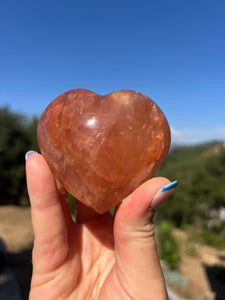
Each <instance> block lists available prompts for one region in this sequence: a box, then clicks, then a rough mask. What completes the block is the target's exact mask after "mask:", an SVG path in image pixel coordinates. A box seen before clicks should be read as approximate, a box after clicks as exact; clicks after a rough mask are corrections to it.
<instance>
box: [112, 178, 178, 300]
mask: <svg viewBox="0 0 225 300" xmlns="http://www.w3.org/2000/svg"><path fill="white" fill-rule="evenodd" d="M176 185H177V181H175V182H173V183H171V182H170V181H169V180H168V179H166V178H162V177H158V178H152V179H150V180H148V181H147V182H145V183H143V184H142V185H141V186H140V187H138V188H137V189H136V190H135V191H134V192H133V193H132V194H130V195H129V196H128V197H127V198H126V199H125V200H124V201H123V202H122V204H121V205H120V206H119V208H118V210H117V212H116V216H115V223H114V239H115V251H116V260H117V266H118V268H119V274H120V276H121V278H122V280H123V284H124V285H126V284H128V285H129V286H132V288H134V289H135V288H136V287H137V291H136V292H135V291H134V294H136V293H137V294H136V295H138V292H139V290H140V284H141V288H142V292H143V288H144V289H146V293H149V292H151V294H152V296H153V295H155V296H157V294H158V293H159V294H160V293H162V292H164V293H166V292H165V284H164V278H163V275H162V271H161V267H160V262H159V258H158V253H157V247H156V241H155V234H154V224H153V215H154V211H155V209H156V208H157V207H158V206H159V205H160V204H161V203H162V202H163V201H164V200H165V199H166V198H167V197H168V196H169V194H170V193H171V192H172V190H173V189H174V188H175V186H176ZM126 279H127V280H126ZM145 280H146V283H144V281H145ZM133 281H134V282H133ZM137 281H140V282H139V283H140V284H138V282H137ZM132 282H133V284H132ZM150 282H151V283H152V284H150ZM131 284H132V285H131ZM151 287H152V290H150V289H151ZM148 295H149V294H148ZM152 299H158V297H156V298H154V297H153V298H152Z"/></svg>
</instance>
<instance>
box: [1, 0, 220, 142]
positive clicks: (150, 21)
mask: <svg viewBox="0 0 225 300" xmlns="http://www.w3.org/2000/svg"><path fill="white" fill-rule="evenodd" d="M0 45H1V47H0V106H3V105H6V104H8V105H9V107H10V109H11V110H13V111H19V112H22V113H25V114H27V115H33V114H36V115H40V114H41V113H42V112H43V111H44V109H45V107H46V106H47V105H48V104H49V103H50V102H51V101H52V100H53V99H55V98H56V97H57V96H58V95H60V94H61V93H63V92H65V91H67V90H70V89H74V88H86V89H89V90H92V91H95V92H97V93H100V94H107V93H110V92H112V91H115V90H120V89H132V90H137V91H139V92H142V93H144V94H146V95H148V96H149V97H150V98H152V99H153V100H154V101H155V102H156V103H157V104H158V105H159V106H160V107H161V109H162V110H163V111H164V113H165V115H166V116H167V119H168V121H169V123H170V126H171V129H172V137H173V142H174V143H180V142H182V143H184V142H185V143H187V144H190V143H196V142H201V141H205V140H210V139H223V140H225V1H224V0H154V1H152V0H145V1H143V0H138V1H132V0H129V1H127V0H124V1H123V0H119V1H118V0H114V1H98V0H95V1H93V0H86V1H85V0H83V1H76V0H73V1H69V0H64V1H58V0H54V1H53V0H38V1H37V0H36V1H34V0H29V1H28V0H21V1H17V0H7V1H1V4H0Z"/></svg>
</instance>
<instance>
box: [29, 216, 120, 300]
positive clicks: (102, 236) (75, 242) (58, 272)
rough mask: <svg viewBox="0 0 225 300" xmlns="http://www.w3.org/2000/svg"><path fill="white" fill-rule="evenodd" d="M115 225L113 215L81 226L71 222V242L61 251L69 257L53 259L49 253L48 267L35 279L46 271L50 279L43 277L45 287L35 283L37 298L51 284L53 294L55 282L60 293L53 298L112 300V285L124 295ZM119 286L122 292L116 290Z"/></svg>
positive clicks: (46, 264) (32, 293)
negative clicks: (116, 270)
mask: <svg viewBox="0 0 225 300" xmlns="http://www.w3.org/2000/svg"><path fill="white" fill-rule="evenodd" d="M112 225H113V217H112V216H111V215H110V214H105V215H103V216H101V217H98V218H96V219H93V220H89V221H88V222H86V223H85V224H81V225H77V224H75V223H71V222H69V224H68V228H67V232H68V233H69V234H70V237H69V239H68V240H69V242H68V243H67V244H65V248H64V249H63V250H61V252H60V253H63V252H64V251H65V253H67V255H66V259H65V256H64V255H58V256H55V257H54V259H52V260H49V256H48V255H47V256H46V258H44V257H42V260H43V259H46V263H44V264H43V265H44V266H45V268H44V269H43V270H40V271H39V273H37V274H36V278H35V277H34V278H33V282H35V281H40V280H41V278H40V277H41V276H42V274H45V275H44V276H45V278H46V280H45V281H44V280H41V281H42V284H41V286H40V285H37V286H36V285H35V283H34V285H33V287H32V290H31V295H32V297H34V299H35V298H36V295H38V296H39V297H40V298H39V299H42V297H41V295H42V294H43V296H44V295H45V294H46V293H47V294H48V290H49V287H50V288H51V294H52V291H53V289H52V285H55V286H57V290H56V293H54V295H53V294H52V297H53V299H60V297H63V296H64V297H66V299H70V298H71V299H101V298H102V299H108V298H110V297H109V296H110V293H111V290H112V288H113V289H114V292H116V294H117V295H119V294H121V297H122V288H121V287H120V285H119V284H118V282H119V281H118V282H116V280H115V279H117V278H116V277H115V276H114V274H113V271H114V268H115V254H114V242H113V228H112ZM50 262H51V263H50ZM38 277H39V278H38ZM51 281H52V282H51ZM116 286H118V288H119V290H118V291H116V290H115V289H116ZM107 295H108V296H107ZM43 298H44V297H43ZM117 299H119V298H118V296H117ZM121 299H124V298H121Z"/></svg>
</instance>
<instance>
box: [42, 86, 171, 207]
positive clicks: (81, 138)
mask: <svg viewBox="0 0 225 300" xmlns="http://www.w3.org/2000/svg"><path fill="white" fill-rule="evenodd" d="M38 142H39V146H40V149H41V152H42V154H43V156H44V158H45V159H46V161H47V163H48V165H49V167H50V169H51V170H52V172H53V174H54V175H55V177H56V179H57V180H58V181H59V182H60V183H61V184H62V185H63V186H64V187H65V189H66V190H67V191H68V192H70V193H71V194H72V195H73V196H74V197H76V198H77V199H78V200H79V201H81V202H82V203H83V204H85V205H86V206H88V207H90V208H92V209H93V210H94V211H96V212H98V213H104V212H106V211H108V210H109V209H111V208H113V207H115V206H117V205H118V204H119V203H120V202H121V201H122V199H124V198H125V197H126V196H128V195H129V193H131V192H132V191H133V190H134V189H135V188H136V187H137V186H139V185H140V184H141V183H142V182H144V181H145V180H147V179H148V178H150V177H152V175H153V174H154V173H155V172H156V171H157V170H158V168H159V167H160V165H161V164H162V162H163V161H164V159H165V157H166V155H167V153H168V150H169V147H170V128H169V125H168V122H167V120H166V117H165V116H164V114H163V112H162V111H161V109H160V108H159V107H158V106H157V104H156V103H155V102H154V101H152V100H151V99H150V98H148V97H147V96H145V95H143V94H141V93H138V92H135V91H130V90H122V91H117V92H113V93H111V94H108V95H105V96H101V95H98V94H96V93H94V92H91V91H89V90H85V89H75V90H71V91H69V92H66V93H64V94H62V95H60V96H59V97H58V98H56V99H55V100H54V101H53V102H52V103H50V104H49V106H48V107H47V108H46V110H45V111H44V113H43V115H42V117H41V119H40V122H39V124H38Z"/></svg>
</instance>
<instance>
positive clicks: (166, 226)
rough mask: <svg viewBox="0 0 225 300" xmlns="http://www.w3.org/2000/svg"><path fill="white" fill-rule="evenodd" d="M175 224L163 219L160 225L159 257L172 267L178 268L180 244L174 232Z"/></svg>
mask: <svg viewBox="0 0 225 300" xmlns="http://www.w3.org/2000/svg"><path fill="white" fill-rule="evenodd" d="M172 230H173V225H172V223H171V222H169V221H163V222H161V223H160V225H159V233H158V238H159V257H160V259H162V260H165V261H166V262H167V263H168V265H169V267H170V268H171V269H175V268H177V266H178V264H179V262H180V258H181V256H180V249H179V245H178V243H177V241H176V239H175V238H174V236H173V234H172Z"/></svg>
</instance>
